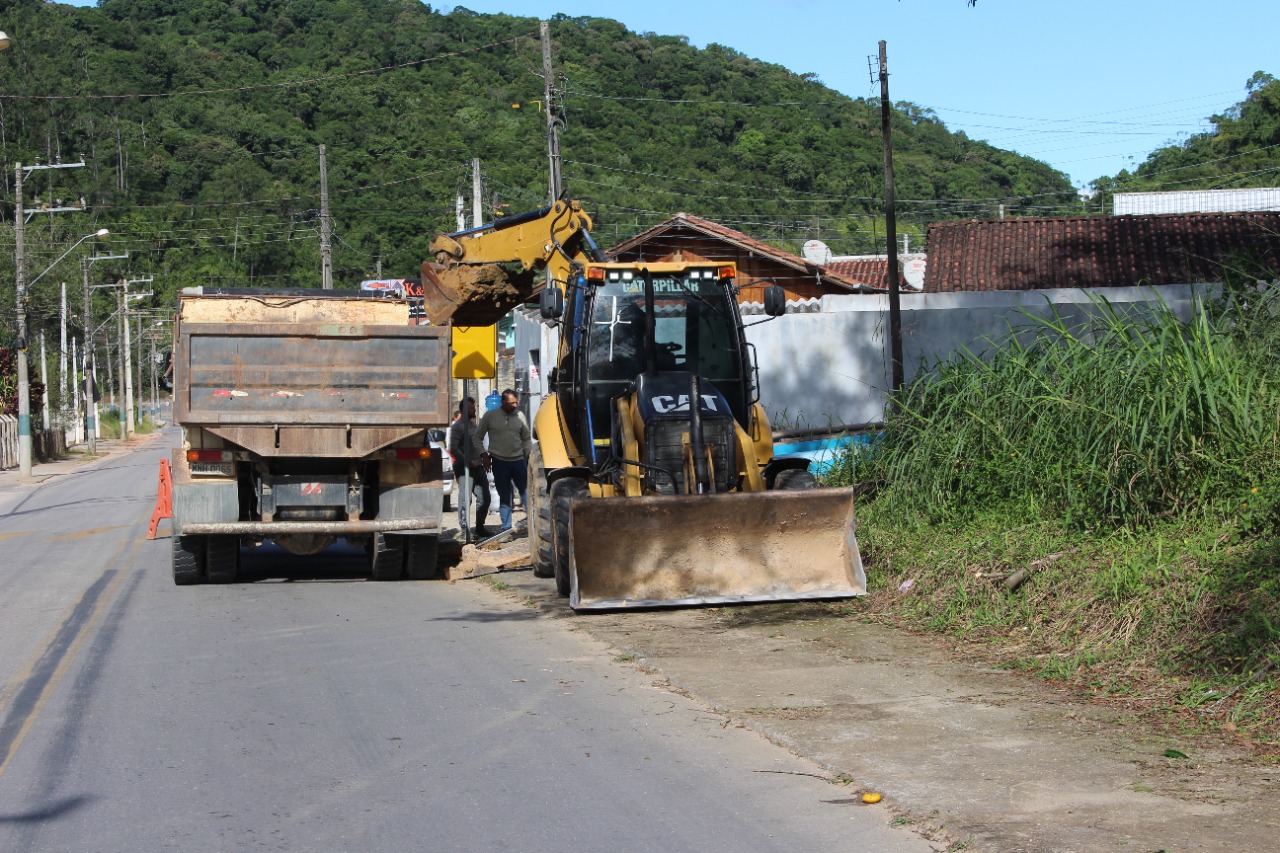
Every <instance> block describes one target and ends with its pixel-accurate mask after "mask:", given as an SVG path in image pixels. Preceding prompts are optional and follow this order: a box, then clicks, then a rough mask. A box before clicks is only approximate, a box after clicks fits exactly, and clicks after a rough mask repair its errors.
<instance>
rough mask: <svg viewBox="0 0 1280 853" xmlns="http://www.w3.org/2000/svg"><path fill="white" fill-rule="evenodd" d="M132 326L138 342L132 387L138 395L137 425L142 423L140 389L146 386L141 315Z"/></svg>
mask: <svg viewBox="0 0 1280 853" xmlns="http://www.w3.org/2000/svg"><path fill="white" fill-rule="evenodd" d="M133 325H134V329H133V330H134V332H135V333H136V334H137V340H138V363H137V368H136V370H137V374H136V376H135V382H134V384H133V387H134V389H135V390H136V391H137V394H138V401H137V402H138V423H142V397H143V391H142V389H143V388H145V387H146V386H145V385H143V384H142V361H143V359H142V315H141V314H138V315H136V316H135V317H134V319H133ZM129 411H130V412H132V411H133V410H132V409H130V410H129Z"/></svg>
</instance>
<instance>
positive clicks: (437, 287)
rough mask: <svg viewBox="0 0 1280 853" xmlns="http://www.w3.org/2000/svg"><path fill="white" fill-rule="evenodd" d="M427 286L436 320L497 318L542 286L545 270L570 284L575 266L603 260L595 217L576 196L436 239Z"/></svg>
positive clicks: (425, 272) (479, 322)
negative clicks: (593, 224)
mask: <svg viewBox="0 0 1280 853" xmlns="http://www.w3.org/2000/svg"><path fill="white" fill-rule="evenodd" d="M431 251H432V253H433V255H434V256H435V260H434V261H427V262H424V263H423V265H422V292H423V297H424V300H423V301H424V307H425V309H426V314H427V317H428V319H430V321H431V322H432V323H433V324H436V325H438V324H441V323H444V322H446V321H448V320H452V321H453V323H454V324H455V325H458V326H491V325H493V324H494V323H496V322H498V320H499V319H501V318H502V317H503V316H504V315H505V314H506V313H507V312H508V311H510V310H511V309H512V308H514V307H515V306H516V305H519V304H520V303H522V302H527V301H528V300H529V299H530V297H532V296H533V295H534V294H535V293H536V292H537V290H538V282H537V279H538V276H539V274H541V273H546V276H547V280H548V281H555V282H559V286H560V287H563V286H564V284H565V282H567V281H568V278H569V275H570V272H571V271H572V269H573V268H574V267H575V266H580V265H581V264H583V263H585V262H586V261H588V260H603V259H604V258H603V256H602V255H601V253H600V250H599V249H598V248H597V247H596V245H595V242H594V241H593V240H592V239H591V217H590V216H588V215H587V214H586V212H585V211H583V210H582V207H581V205H580V204H579V203H578V202H576V201H557V202H556V203H555V204H553V205H551V206H550V207H545V208H542V209H541V210H535V211H531V212H529V213H523V214H519V215H517V216H509V217H506V218H505V219H498V220H495V221H494V222H492V223H490V224H488V225H482V226H480V227H478V228H473V229H470V230H467V231H458V232H456V233H453V234H441V235H439V236H438V237H436V238H435V239H434V240H433V241H431Z"/></svg>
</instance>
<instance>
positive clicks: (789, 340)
mask: <svg viewBox="0 0 1280 853" xmlns="http://www.w3.org/2000/svg"><path fill="white" fill-rule="evenodd" d="M1203 289H1204V286H1201V285H1165V286H1160V287H1124V288H1105V289H1095V290H1092V291H1088V290H1081V289H1060V290H1039V291H997V292H983V293H904V294H902V297H901V307H902V349H903V368H904V371H903V372H904V374H905V377H906V381H907V382H908V383H909V382H911V380H912V379H913V378H914V377H915V376H916V375H917V374H918V373H919V372H920V371H921V370H922V369H925V370H927V369H929V368H930V367H931V366H933V365H935V364H937V363H938V362H939V361H945V360H948V359H950V358H951V357H952V356H953V355H954V354H956V353H957V352H959V351H961V350H963V349H965V348H967V349H969V350H971V351H973V352H975V353H981V352H982V351H984V350H987V349H989V348H990V343H989V341H990V340H992V339H998V338H1001V337H1003V336H1004V335H1006V334H1007V333H1008V331H1009V330H1010V328H1014V329H1023V330H1027V331H1026V334H1028V335H1032V334H1035V333H1036V332H1035V331H1033V329H1035V323H1034V321H1033V320H1032V319H1031V317H1030V316H1027V315H1031V316H1034V317H1041V318H1047V317H1050V316H1052V313H1053V310H1054V307H1055V306H1056V308H1057V311H1058V314H1059V316H1061V317H1062V318H1063V320H1064V321H1065V322H1066V323H1067V324H1068V325H1069V326H1076V325H1079V324H1081V323H1084V322H1086V321H1087V320H1088V319H1089V318H1091V317H1093V316H1094V315H1096V314H1097V312H1098V308H1097V307H1096V306H1095V305H1094V304H1093V302H1092V301H1091V294H1097V295H1102V296H1105V297H1106V299H1107V300H1108V302H1109V303H1110V304H1111V305H1113V306H1115V308H1116V310H1118V311H1121V312H1124V311H1138V312H1145V311H1151V310H1158V309H1159V305H1160V303H1161V301H1163V302H1164V304H1165V305H1167V306H1168V308H1169V310H1171V311H1173V312H1174V314H1175V315H1176V316H1178V317H1179V318H1180V319H1184V320H1185V319H1189V318H1190V317H1191V316H1192V314H1193V311H1194V306H1195V304H1196V293H1197V292H1198V291H1202V290H1203ZM763 319H764V318H763V317H759V316H754V317H753V316H749V317H745V318H744V321H745V322H747V323H756V322H758V321H760V320H763ZM888 329H889V297H888V295H883V294H875V295H854V296H827V297H824V298H823V303H822V311H821V313H817V314H788V315H786V316H784V317H779V318H777V319H776V320H770V321H768V322H764V323H759V325H751V326H749V327H748V329H747V339H748V340H750V341H751V342H752V343H753V344H755V347H756V352H757V358H758V363H759V366H760V383H761V400H762V402H763V403H764V406H765V409H766V410H767V411H768V413H769V419H770V422H771V424H772V426H773V428H774V429H775V430H778V429H825V428H828V427H833V426H839V425H842V424H864V423H871V422H875V421H879V420H882V419H883V417H884V405H885V400H886V389H888V388H889V386H890V382H891V375H892V374H891V365H890V354H889V342H888Z"/></svg>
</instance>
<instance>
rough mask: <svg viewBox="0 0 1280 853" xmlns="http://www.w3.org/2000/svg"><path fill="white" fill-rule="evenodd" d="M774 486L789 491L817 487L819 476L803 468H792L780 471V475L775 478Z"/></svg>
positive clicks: (776, 488)
mask: <svg viewBox="0 0 1280 853" xmlns="http://www.w3.org/2000/svg"><path fill="white" fill-rule="evenodd" d="M773 488H774V490H775V491H777V490H779V489H783V490H785V491H789V492H796V491H804V490H805V489H816V488H818V478H817V477H815V476H813V474H811V473H810V472H808V471H806V470H804V469H803V468H791V469H789V470H786V471H779V472H778V476H776V477H774V478H773Z"/></svg>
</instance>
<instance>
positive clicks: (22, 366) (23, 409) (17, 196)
mask: <svg viewBox="0 0 1280 853" xmlns="http://www.w3.org/2000/svg"><path fill="white" fill-rule="evenodd" d="M22 174H23V173H22V164H21V163H18V164H16V165H15V166H14V167H13V194H14V217H13V232H14V250H13V254H14V261H15V263H16V264H17V271H16V272H17V278H15V279H14V291H15V293H14V299H15V302H16V305H15V307H16V308H17V312H18V314H17V323H18V340H17V341H16V342H15V343H16V348H17V350H18V473H19V474H20V475H21V476H23V477H30V476H31V377H30V376H28V374H27V370H28V368H27V267H26V254H25V251H24V245H25V243H24V235H23V231H25V230H26V229H25V228H24V227H23V226H24V225H25V224H26V214H24V213H23V211H22Z"/></svg>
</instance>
